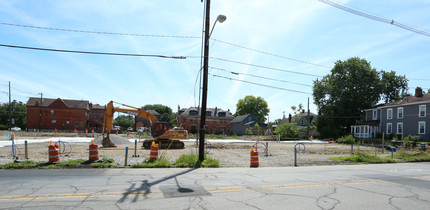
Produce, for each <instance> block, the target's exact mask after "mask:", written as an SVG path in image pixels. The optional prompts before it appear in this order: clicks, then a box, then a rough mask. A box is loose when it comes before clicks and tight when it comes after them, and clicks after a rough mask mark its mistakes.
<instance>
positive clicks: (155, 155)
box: [149, 142, 158, 161]
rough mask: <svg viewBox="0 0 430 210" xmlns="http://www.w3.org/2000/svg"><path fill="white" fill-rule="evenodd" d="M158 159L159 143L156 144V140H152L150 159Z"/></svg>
mask: <svg viewBox="0 0 430 210" xmlns="http://www.w3.org/2000/svg"><path fill="white" fill-rule="evenodd" d="M157 159H158V144H155V142H152V145H151V152H150V153H149V160H151V161H155V160H157Z"/></svg>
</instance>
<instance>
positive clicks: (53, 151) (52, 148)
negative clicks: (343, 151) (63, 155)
mask: <svg viewBox="0 0 430 210" xmlns="http://www.w3.org/2000/svg"><path fill="white" fill-rule="evenodd" d="M48 155H49V162H50V163H57V162H60V150H59V146H58V145H56V144H54V145H53V144H51V145H49V146H48Z"/></svg>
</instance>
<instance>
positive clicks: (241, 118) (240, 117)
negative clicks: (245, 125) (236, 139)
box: [230, 114, 251, 123]
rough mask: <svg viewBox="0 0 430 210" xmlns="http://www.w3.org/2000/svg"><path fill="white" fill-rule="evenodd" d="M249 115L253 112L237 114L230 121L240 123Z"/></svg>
mask: <svg viewBox="0 0 430 210" xmlns="http://www.w3.org/2000/svg"><path fill="white" fill-rule="evenodd" d="M249 115H251V114H246V115H240V116H237V117H235V118H234V119H233V120H232V121H230V123H240V122H243V121H244V120H245V119H246V118H247V117H248V116H249Z"/></svg>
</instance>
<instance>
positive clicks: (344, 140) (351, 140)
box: [336, 134, 356, 144]
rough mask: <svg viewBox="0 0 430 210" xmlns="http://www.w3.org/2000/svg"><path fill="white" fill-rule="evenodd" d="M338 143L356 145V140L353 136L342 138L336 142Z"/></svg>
mask: <svg viewBox="0 0 430 210" xmlns="http://www.w3.org/2000/svg"><path fill="white" fill-rule="evenodd" d="M336 141H337V142H338V143H346V144H353V143H355V141H356V140H355V138H354V136H352V134H349V135H346V136H342V137H340V138H338V139H337V140H336Z"/></svg>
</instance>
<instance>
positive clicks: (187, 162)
mask: <svg viewBox="0 0 430 210" xmlns="http://www.w3.org/2000/svg"><path fill="white" fill-rule="evenodd" d="M175 166H176V167H179V168H200V167H205V168H217V167H219V162H218V161H217V160H215V159H213V158H210V157H205V159H204V160H203V162H201V161H200V160H199V157H198V156H197V155H194V154H192V155H182V156H181V157H179V158H178V159H177V160H176V162H175Z"/></svg>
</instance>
